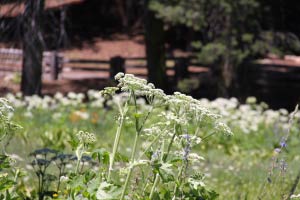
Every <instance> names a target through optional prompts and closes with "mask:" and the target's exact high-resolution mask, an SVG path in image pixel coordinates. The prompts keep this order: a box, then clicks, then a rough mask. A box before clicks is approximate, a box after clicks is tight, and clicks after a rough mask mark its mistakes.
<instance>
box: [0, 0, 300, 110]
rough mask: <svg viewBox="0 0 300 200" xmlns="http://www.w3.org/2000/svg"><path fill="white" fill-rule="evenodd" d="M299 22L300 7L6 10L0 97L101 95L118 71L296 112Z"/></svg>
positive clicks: (148, 0)
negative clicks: (98, 92) (252, 99)
mask: <svg viewBox="0 0 300 200" xmlns="http://www.w3.org/2000/svg"><path fill="white" fill-rule="evenodd" d="M299 19H300V2H299V1H297V0H239V1H236V0H189V1H186V0H101V1H100V0H1V1H0V94H1V95H3V94H6V93H8V92H13V93H15V92H18V91H21V92H22V93H23V94H25V95H33V94H39V95H46V94H47V95H49V94H50V95H51V94H54V93H56V92H62V93H67V92H69V91H74V92H86V91H87V90H88V89H102V88H103V87H105V86H107V85H111V84H114V81H113V76H114V75H115V74H116V73H117V72H120V71H121V72H126V73H132V74H135V75H137V76H139V77H143V78H147V79H148V80H149V81H150V82H153V83H154V84H155V85H156V86H157V87H159V88H162V89H164V90H165V91H166V92H167V93H172V92H173V91H175V90H178V91H181V92H184V93H188V94H191V95H192V96H194V97H196V98H201V97H205V98H208V99H215V98H217V97H237V98H238V99H239V100H240V101H241V102H243V101H244V100H245V99H246V98H247V97H248V96H255V97H257V99H258V100H259V101H264V102H266V103H268V104H269V105H270V106H271V107H272V108H275V109H276V108H282V107H284V108H287V109H289V110H291V109H293V108H294V106H295V105H296V103H297V102H299V99H300V98H299V97H300V93H299V91H300V90H299V89H300V57H299V54H300V40H299V37H300V26H299V22H300V21H299Z"/></svg>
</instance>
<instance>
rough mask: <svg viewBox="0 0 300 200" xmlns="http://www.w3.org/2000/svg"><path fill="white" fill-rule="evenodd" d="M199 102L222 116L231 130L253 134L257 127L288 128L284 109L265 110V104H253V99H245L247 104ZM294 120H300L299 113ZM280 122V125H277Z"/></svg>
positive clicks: (218, 99) (227, 100)
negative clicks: (276, 126) (277, 126)
mask: <svg viewBox="0 0 300 200" xmlns="http://www.w3.org/2000/svg"><path fill="white" fill-rule="evenodd" d="M200 102H201V103H202V104H203V105H204V106H205V107H207V108H209V109H210V110H212V111H214V112H215V113H218V114H220V115H222V116H223V117H224V118H223V119H224V122H225V123H226V124H228V125H229V126H230V127H231V128H232V129H235V130H236V129H237V130H238V131H242V132H243V133H255V132H258V131H259V127H260V126H261V125H263V126H269V127H270V128H272V127H273V126H275V125H279V126H281V127H280V128H285V127H286V126H288V119H289V113H288V111H287V110H286V109H280V110H277V111H276V110H271V109H267V106H266V104H264V103H261V104H255V103H256V102H257V100H256V98H255V97H250V98H248V99H247V101H246V102H247V104H240V103H239V102H238V100H237V99H236V98H231V99H224V98H217V99H216V100H214V101H209V100H207V99H201V100H200ZM295 118H298V119H299V118H300V112H297V113H296V114H295ZM278 122H280V123H278Z"/></svg>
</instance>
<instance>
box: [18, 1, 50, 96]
mask: <svg viewBox="0 0 300 200" xmlns="http://www.w3.org/2000/svg"><path fill="white" fill-rule="evenodd" d="M43 9H44V0H26V2H25V12H24V16H23V31H24V33H23V66H22V81H21V91H22V93H23V94H24V95H33V94H39V95H40V94H41V87H42V60H43V42H42V34H41V22H42V12H43Z"/></svg>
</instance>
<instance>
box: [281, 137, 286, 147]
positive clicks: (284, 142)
mask: <svg viewBox="0 0 300 200" xmlns="http://www.w3.org/2000/svg"><path fill="white" fill-rule="evenodd" d="M280 147H281V148H286V147H287V144H286V139H285V138H282V139H281V141H280Z"/></svg>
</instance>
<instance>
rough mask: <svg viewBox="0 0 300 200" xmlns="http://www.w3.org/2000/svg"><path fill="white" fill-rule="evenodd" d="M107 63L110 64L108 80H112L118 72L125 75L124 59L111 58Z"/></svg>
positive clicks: (118, 57)
mask: <svg viewBox="0 0 300 200" xmlns="http://www.w3.org/2000/svg"><path fill="white" fill-rule="evenodd" d="M109 63H110V68H109V78H110V79H114V76H115V75H116V74H117V73H119V72H123V73H125V59H124V58H122V57H120V56H116V57H112V58H111V59H110V61H109Z"/></svg>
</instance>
